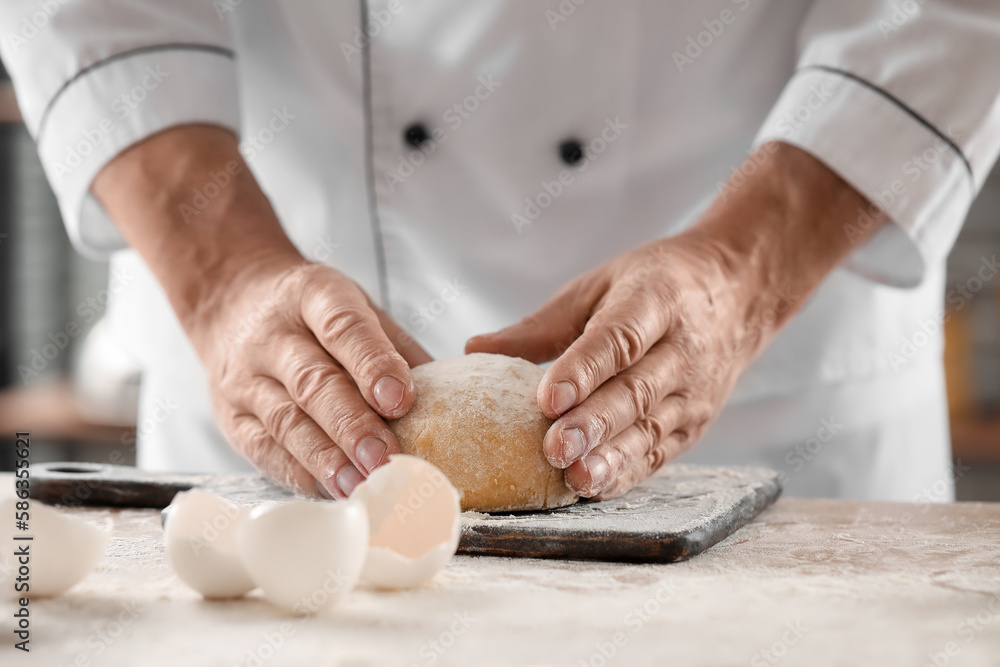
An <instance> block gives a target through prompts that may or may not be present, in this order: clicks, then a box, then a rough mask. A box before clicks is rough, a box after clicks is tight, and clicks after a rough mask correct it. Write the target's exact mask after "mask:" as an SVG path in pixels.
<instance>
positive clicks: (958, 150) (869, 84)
mask: <svg viewBox="0 0 1000 667" xmlns="http://www.w3.org/2000/svg"><path fill="white" fill-rule="evenodd" d="M805 70H819V71H821V72H829V73H830V74H839V75H840V76H842V77H844V78H845V79H850V80H851V81H854V82H855V83H859V84H861V85H862V86H864V87H865V88H868V89H869V90H872V91H875V92H876V93H878V94H879V95H881V96H882V97H884V98H885V99H887V100H889V101H890V102H892V103H893V104H895V105H896V106H898V107H899V108H900V109H902V110H903V111H905V112H906V113H907V114H908V115H909V116H910V117H911V118H913V120H915V121H917V122H918V123H920V124H921V125H923V126H924V127H926V128H927V129H928V130H930V131H931V132H933V133H934V134H936V135H937V136H938V137H940V138H941V141H943V142H944V143H946V144H947V145H948V146H949V147H950V148H951V149H952V150H953V151H955V154H956V155H958V157H959V158H961V160H962V164H964V165H965V170H966V171H967V172H969V180H970V181H972V188H973V190H975V187H976V178H975V175H974V174H973V173H972V165H971V164H970V163H969V159H968V158H967V157H965V153H963V152H962V149H961V148H959V147H958V144H956V143H955V142H954V141H952V140H951V138H950V137H948V135H946V134H945V133H944V132H942V131H941V130H939V129H938V128H937V127H935V125H934V124H933V123H931V122H930V121H929V120H927V119H926V118H924V117H923V116H921V115H920V114H919V113H917V112H916V111H914V110H913V109H912V108H910V107H909V106H907V105H906V103H905V102H903V101H902V100H901V99H899V98H898V97H896V96H895V95H893V94H892V93H890V92H889V91H887V90H884V89H882V88H879V87H878V86H876V85H875V84H874V83H872V82H871V81H867V80H865V79H862V78H861V77H860V76H858V75H857V74H852V73H851V72H848V71H846V70H842V69H837V68H836V67H830V66H828V65H805V66H803V67H800V68H799V69H798V70H797V72H802V71H805Z"/></svg>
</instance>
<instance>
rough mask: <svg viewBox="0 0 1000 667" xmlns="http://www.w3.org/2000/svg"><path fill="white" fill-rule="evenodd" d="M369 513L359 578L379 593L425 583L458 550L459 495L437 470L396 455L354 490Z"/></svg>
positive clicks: (418, 459) (460, 520) (410, 458)
mask: <svg viewBox="0 0 1000 667" xmlns="http://www.w3.org/2000/svg"><path fill="white" fill-rule="evenodd" d="M351 499H352V500H355V499H357V500H360V501H362V502H363V503H365V505H366V506H367V507H368V521H369V529H370V532H371V537H370V538H369V546H368V558H367V560H366V562H365V568H364V571H363V572H362V574H361V578H362V580H363V581H365V583H368V584H371V585H372V586H376V587H379V588H409V587H412V586H419V585H420V584H422V583H424V582H425V581H429V580H430V579H431V578H432V577H433V576H434V575H435V574H437V572H438V571H439V570H441V568H443V567H444V566H445V565H446V564H447V563H448V561H449V560H450V559H451V557H452V556H453V555H454V554H455V551H456V550H457V549H458V539H459V537H460V534H461V527H462V519H461V506H460V498H459V495H458V491H456V490H455V487H454V486H452V484H451V482H449V481H448V478H447V477H445V475H444V473H442V472H441V471H440V470H439V469H438V468H437V467H436V466H434V465H432V464H430V463H428V462H427V461H424V460H423V459H420V458H417V457H415V456H407V455H404V454H397V455H395V456H392V457H390V459H389V463H387V464H386V465H384V466H382V467H381V468H379V469H377V470H375V471H374V472H372V474H371V475H370V476H369V477H368V479H367V480H365V481H364V482H362V483H361V484H359V485H358V486H357V488H355V490H354V493H352V494H351Z"/></svg>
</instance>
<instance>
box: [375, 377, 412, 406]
mask: <svg viewBox="0 0 1000 667" xmlns="http://www.w3.org/2000/svg"><path fill="white" fill-rule="evenodd" d="M374 391H375V402H376V403H378V406H379V407H380V408H382V411H383V412H392V411H394V410H395V409H396V408H398V407H399V404H400V403H402V402H403V393H404V392H405V391H406V387H404V386H403V383H402V382H400V381H399V380H397V379H396V378H394V377H392V376H391V375H386V376H385V377H383V378H380V379H379V381H378V382H376V383H375V390H374Z"/></svg>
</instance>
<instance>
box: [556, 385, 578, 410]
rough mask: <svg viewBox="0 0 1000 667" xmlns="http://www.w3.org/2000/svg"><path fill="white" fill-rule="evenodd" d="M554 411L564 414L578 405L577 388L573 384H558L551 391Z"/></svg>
mask: <svg viewBox="0 0 1000 667" xmlns="http://www.w3.org/2000/svg"><path fill="white" fill-rule="evenodd" d="M551 392H552V394H551V399H552V410H553V411H555V412H556V413H557V414H560V415H561V414H562V413H564V412H566V411H567V410H569V409H570V408H571V407H573V406H574V405H576V387H574V386H573V383H572V382H556V383H555V384H554V385H552V389H551Z"/></svg>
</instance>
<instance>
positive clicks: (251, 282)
mask: <svg viewBox="0 0 1000 667" xmlns="http://www.w3.org/2000/svg"><path fill="white" fill-rule="evenodd" d="M233 172H235V173H233ZM223 173H228V174H230V179H229V180H228V181H227V180H226V179H224V178H222V177H221V176H219V174H223ZM220 181H225V184H224V185H223V186H220V187H217V188H216V189H214V190H212V191H213V192H216V193H217V194H216V195H215V196H214V197H212V198H211V199H209V200H208V201H207V204H206V205H204V206H202V207H201V208H195V207H193V206H192V199H191V197H192V194H191V193H192V192H196V191H201V192H205V191H208V190H207V189H206V187H205V186H206V184H208V183H213V182H214V183H216V184H218V183H219V182H220ZM92 189H93V191H94V194H95V195H96V196H97V198H98V200H99V201H100V202H101V204H102V205H103V206H104V208H105V210H106V211H107V212H108V213H109V214H110V215H111V217H112V219H113V220H114V221H115V223H116V225H117V226H118V228H119V229H120V230H121V232H122V234H123V235H124V236H125V238H126V240H127V241H128V242H129V244H130V245H131V246H132V247H133V248H135V249H136V250H137V251H138V252H139V254H140V255H142V257H143V259H144V260H145V262H146V264H147V265H148V266H149V267H150V269H151V270H152V271H153V273H154V275H155V276H156V278H157V280H158V282H159V283H160V284H161V285H162V286H163V288H164V290H165V292H166V294H167V296H168V297H169V299H170V301H171V305H172V306H173V308H174V311H175V312H176V314H177V316H178V319H179V320H180V322H181V324H182V325H183V327H184V329H185V331H186V332H187V334H188V337H189V338H190V339H191V342H192V344H193V345H194V348H195V350H196V351H197V352H198V355H199V356H200V358H201V360H202V362H203V364H204V366H205V368H206V370H207V373H208V379H209V383H210V388H211V393H212V401H213V406H214V410H215V415H216V419H217V421H218V423H219V425H220V427H221V428H222V431H223V432H224V433H225V435H226V437H227V438H228V439H229V441H230V443H231V444H232V445H233V446H234V447H235V448H236V449H237V450H238V451H239V452H240V453H241V454H242V455H243V456H244V457H246V458H247V459H249V460H250V462H251V463H253V464H254V465H255V466H256V467H257V468H258V469H259V470H261V472H263V473H265V474H266V475H268V476H269V477H271V478H272V479H274V480H275V481H277V482H278V483H280V484H282V485H284V486H286V487H288V488H291V489H293V490H295V491H298V492H300V493H305V494H307V495H316V494H317V493H319V494H321V495H325V496H333V497H338V498H343V497H345V496H347V495H349V494H350V492H351V491H352V490H353V489H354V487H355V486H357V484H358V483H359V482H360V481H361V480H362V479H364V478H365V477H367V475H368V474H369V473H370V472H371V471H372V470H373V469H375V468H376V467H378V466H379V465H381V464H383V463H385V462H386V461H387V460H388V456H389V455H390V454H393V453H395V452H398V451H399V445H398V443H397V441H396V439H395V438H394V437H393V435H392V432H391V431H390V430H389V427H388V426H387V425H386V423H385V421H384V419H394V418H398V417H401V416H403V415H404V414H405V413H406V412H407V410H409V409H410V406H411V405H412V404H413V399H414V388H413V377H412V375H411V373H410V365H417V364H420V363H424V362H426V361H430V356H429V355H428V354H427V353H426V352H425V351H424V350H423V349H422V348H420V346H419V345H417V344H416V343H415V342H413V340H412V339H411V338H410V337H409V336H407V335H406V333H405V332H403V331H402V329H400V327H399V326H398V325H396V324H395V323H394V322H392V320H391V319H390V318H389V317H387V316H386V315H385V314H384V313H382V312H381V311H380V310H379V309H378V308H376V307H375V306H374V304H372V303H371V301H370V300H369V299H368V297H367V296H366V295H365V293H364V292H363V291H362V290H361V288H359V287H358V286H357V285H356V284H355V283H354V282H353V281H352V280H350V279H349V278H348V277H347V276H345V275H344V274H342V273H341V272H339V271H337V270H336V269H333V268H330V267H327V266H323V265H320V264H315V263H312V262H309V261H307V260H306V259H304V258H303V257H302V255H301V254H299V252H298V251H297V250H296V249H295V247H294V246H293V245H292V243H291V242H290V241H289V240H288V238H287V236H285V234H284V231H283V230H282V229H281V226H280V224H279V223H278V220H277V217H276V216H275V214H274V212H273V210H272V209H271V206H270V203H269V202H268V200H267V198H266V197H265V196H264V194H263V193H262V192H261V190H260V188H259V186H258V185H257V183H256V181H255V180H254V178H253V176H252V174H251V173H250V172H249V170H248V169H247V167H246V165H245V163H244V162H243V160H242V158H241V156H240V154H239V151H238V149H237V142H236V138H235V137H234V136H233V135H232V134H230V133H229V132H228V131H226V130H224V129H221V128H218V127H210V126H196V125H189V126H183V127H179V128H174V129H171V130H168V131H166V132H163V133H161V134H157V135H154V136H153V137H150V138H148V139H146V140H144V141H143V142H141V143H139V144H137V145H136V146H133V147H132V148H130V149H128V150H127V151H125V152H124V153H122V154H120V155H118V156H117V157H116V158H115V159H114V160H112V161H111V162H110V163H108V164H107V165H106V166H105V167H104V169H103V170H102V171H101V172H100V173H99V174H98V176H97V178H96V179H95V181H94V183H93V186H92Z"/></svg>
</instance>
